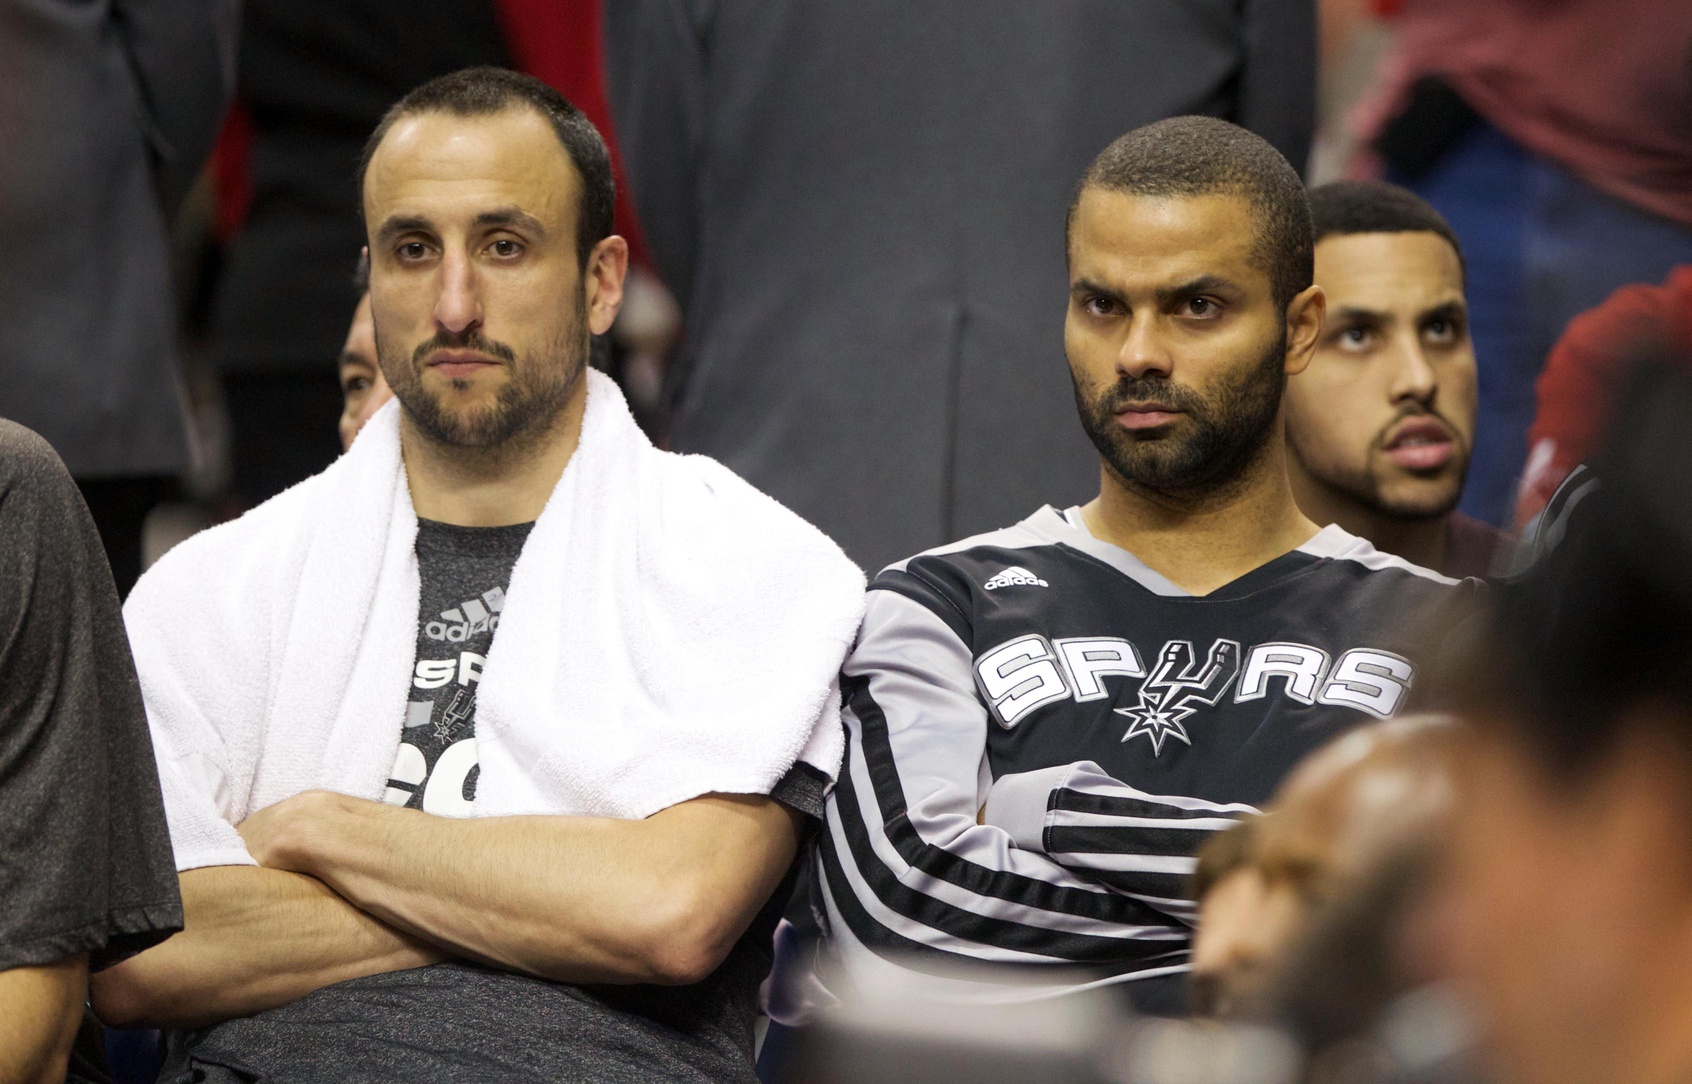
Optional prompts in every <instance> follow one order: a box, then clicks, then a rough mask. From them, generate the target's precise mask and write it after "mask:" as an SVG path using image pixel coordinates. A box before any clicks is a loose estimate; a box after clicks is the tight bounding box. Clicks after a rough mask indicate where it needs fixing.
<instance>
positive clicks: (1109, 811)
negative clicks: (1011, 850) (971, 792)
mask: <svg viewBox="0 0 1692 1084" xmlns="http://www.w3.org/2000/svg"><path fill="white" fill-rule="evenodd" d="M1257 812H1259V810H1258V809H1256V808H1255V807H1253V806H1250V805H1246V804H1245V803H1243V802H1237V803H1233V804H1230V805H1222V804H1218V803H1216V802H1207V801H1205V800H1203V799H1200V798H1187V797H1181V796H1174V795H1165V794H1148V793H1146V792H1145V791H1142V790H1137V789H1135V788H1134V787H1131V786H1129V785H1128V784H1126V783H1123V782H1121V781H1120V780H1117V779H1114V778H1112V777H1111V776H1110V775H1109V774H1107V773H1106V772H1105V770H1104V769H1103V768H1101V767H1099V765H1097V764H1096V763H1094V762H1092V761H1090V760H1088V761H1078V762H1076V763H1073V764H1061V765H1058V766H1057V767H1053V768H1042V769H1040V770H1039V771H1032V772H1021V773H1017V774H1014V775H1003V776H1000V777H999V778H998V780H996V781H995V782H994V784H993V788H992V789H991V790H990V791H988V793H987V805H986V808H985V809H984V810H983V811H982V821H983V823H985V824H990V825H994V826H995V827H998V828H1002V829H1004V830H1005V832H1006V833H1008V834H1009V835H1010V837H1011V839H1012V840H1014V841H1015V842H1016V845H1017V846H1018V847H1021V848H1023V849H1024V850H1029V851H1036V852H1038V853H1041V854H1045V855H1046V856H1048V857H1049V858H1051V859H1052V860H1053V861H1055V862H1057V863H1058V864H1059V865H1061V866H1063V867H1064V868H1065V869H1068V870H1071V871H1073V872H1075V873H1077V874H1080V875H1081V876H1084V877H1088V878H1091V879H1093V880H1096V881H1098V882H1099V883H1100V884H1103V885H1107V886H1108V887H1110V888H1112V889H1114V890H1115V891H1117V892H1121V893H1124V894H1125V895H1128V896H1131V897H1133V898H1135V899H1137V900H1140V901H1141V902H1143V903H1146V904H1150V905H1151V906H1153V907H1155V908H1157V909H1158V910H1159V911H1161V912H1163V913H1164V914H1167V915H1169V916H1171V917H1173V918H1177V919H1179V920H1181V921H1183V922H1191V921H1193V919H1194V918H1195V917H1196V916H1195V913H1194V911H1195V909H1194V907H1193V904H1192V902H1191V901H1189V900H1188V899H1187V898H1186V892H1185V883H1186V880H1187V878H1188V877H1189V876H1191V875H1192V872H1193V866H1194V858H1193V856H1194V855H1195V854H1197V853H1198V849H1199V847H1200V846H1201V845H1202V844H1203V843H1204V841H1205V840H1206V839H1208V838H1209V837H1210V834H1211V833H1212V832H1216V831H1220V830H1222V829H1224V828H1230V827H1232V826H1233V824H1234V822H1235V820H1236V819H1238V818H1239V817H1242V816H1245V815H1247V814H1253V813H1257Z"/></svg>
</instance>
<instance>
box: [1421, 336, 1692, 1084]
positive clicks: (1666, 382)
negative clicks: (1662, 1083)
mask: <svg viewBox="0 0 1692 1084" xmlns="http://www.w3.org/2000/svg"><path fill="white" fill-rule="evenodd" d="M1616 417H1617V423H1616V424H1615V425H1613V426H1612V427H1611V432H1610V435H1609V438H1608V440H1607V442H1606V444H1605V447H1604V451H1603V452H1602V453H1601V454H1600V455H1599V456H1598V458H1597V460H1596V461H1595V463H1594V465H1593V470H1592V471H1591V472H1581V474H1580V475H1579V476H1576V477H1571V479H1570V480H1569V482H1567V483H1565V490H1564V491H1560V492H1559V494H1558V496H1556V497H1554V498H1553V499H1552V502H1551V504H1550V506H1549V507H1548V509H1547V512H1546V517H1545V520H1543V521H1542V522H1541V524H1540V536H1539V538H1538V539H1537V541H1536V542H1535V543H1534V547H1533V551H1532V553H1533V560H1532V561H1531V562H1530V563H1529V564H1528V565H1527V568H1526V570H1525V571H1524V572H1522V573H1520V574H1519V575H1517V576H1515V577H1513V578H1511V579H1509V580H1507V581H1506V582H1504V583H1503V584H1502V585H1501V586H1500V587H1499V588H1498V589H1497V590H1496V591H1495V592H1494V597H1495V602H1494V605H1495V610H1496V613H1495V615H1494V617H1493V618H1492V620H1491V622H1490V627H1488V628H1486V629H1485V630H1484V632H1483V635H1482V636H1481V637H1480V638H1479V639H1478V640H1477V642H1476V643H1475V644H1474V645H1473V647H1472V648H1471V649H1470V650H1469V651H1468V652H1467V653H1468V655H1469V657H1470V661H1469V662H1468V664H1467V665H1466V666H1460V667H1459V673H1460V675H1461V679H1460V681H1459V682H1458V685H1457V689H1456V691H1457V692H1458V694H1459V696H1460V699H1459V703H1460V705H1461V710H1462V711H1463V714H1464V715H1466V716H1467V717H1468V718H1469V719H1470V721H1471V723H1472V727H1473V733H1474V738H1473V741H1472V742H1471V743H1470V744H1469V752H1468V753H1467V754H1466V756H1465V763H1464V767H1463V771H1462V773H1461V777H1460V778H1461V781H1462V785H1461V787H1460V801H1459V805H1458V809H1459V815H1458V816H1457V817H1455V818H1453V829H1452V845H1451V847H1450V860H1449V862H1448V866H1447V869H1446V871H1445V874H1444V875H1443V876H1442V878H1441V882H1442V884H1443V885H1444V887H1443V888H1442V895H1443V897H1444V899H1443V901H1442V904H1441V907H1440V911H1441V915H1442V921H1441V923H1440V928H1441V930H1442V933H1441V937H1442V938H1443V939H1444V941H1445V942H1446V944H1445V946H1444V947H1443V949H1441V950H1440V951H1438V952H1437V953H1435V955H1437V956H1438V957H1439V958H1440V959H1442V960H1444V961H1446V963H1447V966H1448V968H1449V969H1450V971H1451V977H1452V978H1454V979H1456V980H1457V981H1459V982H1460V983H1461V984H1462V985H1463V987H1464V988H1465V989H1466V990H1468V991H1469V992H1470V993H1471V994H1472V996H1473V997H1474V998H1475V999H1476V1001H1477V1003H1478V1005H1479V1007H1480V1009H1481V1013H1480V1016H1481V1018H1482V1019H1483V1020H1484V1021H1485V1024H1486V1028H1487V1043H1486V1049H1487V1051H1488V1052H1489V1055H1490V1056H1492V1057H1493V1058H1496V1059H1497V1062H1498V1067H1499V1068H1500V1069H1501V1070H1502V1074H1501V1075H1504V1076H1507V1077H1509V1078H1511V1079H1521V1080H1533V1081H1536V1082H1538V1084H1592V1082H1595V1081H1596V1082H1603V1081H1615V1082H1617V1084H1620V1082H1623V1081H1634V1080H1641V1079H1647V1078H1653V1077H1655V1078H1658V1079H1668V1078H1669V1077H1670V1076H1672V1075H1673V1073H1670V1072H1667V1071H1666V1070H1665V1069H1664V1067H1666V1066H1669V1065H1675V1066H1684V1065H1686V1064H1687V1059H1688V1058H1689V1057H1692V1039H1689V1038H1688V1033H1687V1031H1686V1029H1685V1027H1684V1021H1685V1020H1686V1019H1687V1018H1688V1014H1692V938H1689V937H1688V933H1687V931H1688V930H1692V374H1688V373H1687V372H1686V371H1685V370H1684V369H1683V368H1682V367H1680V366H1679V365H1667V364H1647V365H1644V366H1641V367H1639V368H1638V369H1636V370H1635V372H1634V375H1633V377H1632V378H1631V380H1630V381H1629V386H1628V388H1627V391H1626V392H1625V394H1624V395H1623V396H1622V397H1621V399H1620V400H1619V409H1618V411H1617V414H1616ZM1645 1020H1656V1021H1664V1022H1668V1023H1669V1026H1666V1027H1662V1028H1654V1027H1643V1028H1640V1027H1636V1024H1638V1023H1639V1022H1641V1021H1645ZM1577 1023H1578V1026H1573V1025H1576V1024H1577Z"/></svg>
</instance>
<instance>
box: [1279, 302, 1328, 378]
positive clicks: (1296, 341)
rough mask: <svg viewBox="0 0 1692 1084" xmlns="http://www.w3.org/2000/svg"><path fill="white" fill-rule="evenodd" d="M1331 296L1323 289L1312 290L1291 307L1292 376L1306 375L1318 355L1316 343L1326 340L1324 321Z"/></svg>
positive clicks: (1289, 346) (1289, 357)
mask: <svg viewBox="0 0 1692 1084" xmlns="http://www.w3.org/2000/svg"><path fill="white" fill-rule="evenodd" d="M1327 311H1328V296H1327V295H1326V294H1324V293H1323V292H1322V288H1321V287H1320V286H1310V287H1308V288H1306V289H1304V290H1302V291H1300V292H1299V293H1298V295H1297V296H1295V297H1294V298H1293V299H1292V301H1290V302H1289V303H1288V304H1287V364H1286V372H1287V375H1288V376H1297V375H1298V374H1299V373H1302V372H1304V369H1305V366H1307V365H1309V364H1310V359H1311V358H1312V357H1314V356H1315V355H1316V343H1317V340H1319V339H1320V338H1321V337H1322V319H1323V317H1324V316H1326V315H1327Z"/></svg>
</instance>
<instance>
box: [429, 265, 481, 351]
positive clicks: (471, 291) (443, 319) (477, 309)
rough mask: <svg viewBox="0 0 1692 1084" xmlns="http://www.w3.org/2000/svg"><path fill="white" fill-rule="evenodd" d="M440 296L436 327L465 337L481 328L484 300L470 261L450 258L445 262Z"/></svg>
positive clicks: (437, 301) (437, 299) (437, 302)
mask: <svg viewBox="0 0 1692 1084" xmlns="http://www.w3.org/2000/svg"><path fill="white" fill-rule="evenodd" d="M440 274H441V279H440V293H439V294H438V295H436V297H435V323H436V324H438V325H439V326H440V328H441V330H443V331H446V332H449V333H451V334H453V335H462V334H464V333H465V332H467V331H472V330H474V329H475V328H477V327H480V326H481V323H482V297H481V291H480V289H479V288H478V285H477V281H476V271H475V268H474V267H473V266H471V263H470V260H469V259H468V258H467V257H465V256H462V255H458V254H449V255H447V256H446V257H445V258H443V259H442V260H441V272H440Z"/></svg>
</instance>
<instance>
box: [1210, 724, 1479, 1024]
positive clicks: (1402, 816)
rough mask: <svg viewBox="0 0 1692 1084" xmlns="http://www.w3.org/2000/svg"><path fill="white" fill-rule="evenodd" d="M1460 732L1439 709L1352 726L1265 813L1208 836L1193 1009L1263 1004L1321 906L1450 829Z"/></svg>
mask: <svg viewBox="0 0 1692 1084" xmlns="http://www.w3.org/2000/svg"><path fill="white" fill-rule="evenodd" d="M1460 736H1461V731H1460V728H1459V727H1458V726H1457V724H1456V722H1455V720H1453V719H1451V718H1450V717H1448V716H1441V715H1415V716H1406V717H1403V718H1400V719H1392V720H1388V721H1385V722H1381V723H1375V724H1371V725H1369V726H1366V727H1362V728H1359V729H1358V730H1354V731H1352V732H1351V733H1349V734H1346V735H1344V736H1343V737H1340V738H1337V739H1335V740H1334V741H1333V742H1331V743H1330V744H1328V745H1326V746H1324V747H1323V748H1321V749H1319V750H1317V751H1316V752H1315V753H1313V754H1311V756H1310V757H1309V759H1307V760H1305V761H1304V762H1303V763H1302V764H1300V765H1299V766H1298V767H1297V769H1295V770H1294V771H1293V773H1292V774H1291V775H1290V776H1289V777H1288V778H1287V780H1286V782H1285V783H1283V784H1282V785H1281V788H1280V789H1279V790H1278V791H1276V792H1275V797H1274V799H1273V800H1272V801H1271V802H1270V803H1269V805H1268V807H1267V808H1266V809H1265V811H1264V813H1263V815H1262V816H1259V817H1255V818H1252V819H1251V820H1247V821H1243V822H1241V823H1240V824H1239V825H1237V826H1235V827H1234V828H1231V829H1229V830H1228V831H1227V832H1224V833H1220V834H1218V835H1217V836H1214V837H1212V838H1211V839H1210V840H1209V841H1208V842H1207V843H1206V844H1205V846H1204V848H1203V849H1202V850H1201V851H1200V852H1199V855H1198V866H1197V869H1196V871H1195V873H1194V877H1193V898H1194V900H1195V902H1197V904H1198V908H1199V915H1198V917H1199V922H1198V933H1197V934H1196V935H1195V937H1194V939H1193V963H1192V972H1191V989H1192V1007H1193V1010H1194V1011H1195V1012H1198V1013H1202V1014H1206V1015H1215V1016H1225V1017H1241V1016H1253V1015H1262V1014H1263V1013H1265V1012H1266V1011H1267V1010H1268V1008H1269V997H1270V993H1271V991H1272V990H1273V989H1274V988H1275V986H1276V984H1277V981H1278V980H1279V979H1280V978H1281V972H1282V969H1283V968H1284V967H1285V965H1286V963H1287V961H1288V958H1289V955H1290V954H1291V953H1292V952H1293V951H1295V949H1296V948H1297V946H1298V944H1299V942H1300V941H1301V940H1303V939H1304V938H1305V937H1306V936H1307V935H1308V933H1309V931H1310V930H1311V928H1312V926H1313V924H1314V923H1315V922H1316V921H1317V919H1318V917H1319V916H1320V915H1321V913H1322V912H1323V911H1324V910H1326V909H1328V908H1329V907H1330V906H1331V905H1332V904H1333V903H1334V901H1336V900H1340V899H1343V898H1345V897H1347V896H1348V895H1350V894H1352V893H1354V892H1356V891H1358V890H1360V888H1362V886H1364V885H1365V884H1367V882H1368V881H1369V879H1370V878H1371V877H1373V876H1375V875H1376V873H1377V871H1378V870H1379V869H1380V868H1381V867H1382V866H1383V864H1385V863H1388V862H1391V861H1395V860H1397V858H1398V857H1399V856H1400V855H1402V854H1405V853H1407V852H1410V851H1412V850H1420V849H1424V848H1426V847H1427V846H1429V845H1430V844H1431V843H1432V841H1434V840H1435V839H1437V838H1438V837H1439V836H1440V835H1441V834H1442V833H1443V831H1444V830H1445V829H1446V828H1447V827H1448V823H1449V821H1448V818H1449V813H1450V809H1451V804H1452V768H1453V763H1454V757H1455V754H1456V750H1457V748H1458V742H1459V739H1460Z"/></svg>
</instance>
